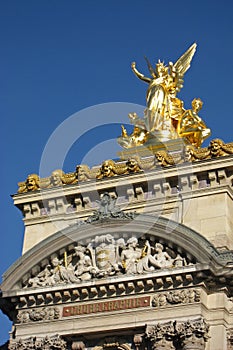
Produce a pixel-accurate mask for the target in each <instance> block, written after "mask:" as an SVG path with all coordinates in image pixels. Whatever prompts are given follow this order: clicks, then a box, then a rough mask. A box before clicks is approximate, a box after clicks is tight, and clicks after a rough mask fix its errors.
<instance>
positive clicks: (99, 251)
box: [26, 234, 191, 288]
mask: <svg viewBox="0 0 233 350" xmlns="http://www.w3.org/2000/svg"><path fill="white" fill-rule="evenodd" d="M190 263H191V262H189V261H187V259H186V258H185V257H182V256H180V255H179V254H178V253H176V252H175V251H173V250H171V249H169V248H168V247H165V246H164V245H162V244H161V243H158V242H157V243H152V242H150V241H149V240H145V239H138V238H136V237H134V236H133V237H130V238H129V239H128V240H127V241H125V239H124V238H118V239H115V238H114V237H113V236H112V235H111V234H106V235H101V236H96V237H94V238H93V239H92V240H91V241H90V243H89V244H88V245H86V246H84V245H77V246H76V247H75V248H74V251H73V252H72V253H70V254H66V253H65V254H64V256H63V257H58V256H57V257H53V258H52V259H51V261H50V264H48V265H47V266H46V267H44V268H43V269H42V270H41V271H40V272H39V273H38V274H37V275H36V276H33V277H31V278H29V280H28V281H27V283H26V287H33V288H35V287H46V286H53V285H57V284H65V283H79V282H82V281H88V280H91V279H93V278H95V279H97V278H98V279H99V278H104V277H107V276H113V275H138V274H145V273H148V272H150V273H151V272H153V271H156V270H158V269H171V268H175V267H181V266H185V265H187V264H190Z"/></svg>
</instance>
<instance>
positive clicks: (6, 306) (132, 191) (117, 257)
mask: <svg viewBox="0 0 233 350" xmlns="http://www.w3.org/2000/svg"><path fill="white" fill-rule="evenodd" d="M200 157H201V156H200ZM144 162H148V164H149V163H153V160H152V159H150V158H146V159H145V160H144ZM167 162H168V161H167ZM121 163H122V161H120V162H119V167H120V164H121ZM163 164H164V163H163ZM100 169H102V168H101V167H100ZM101 171H102V170H101ZM95 173H96V174H98V169H96V172H95ZM100 173H101V172H99V174H100ZM101 174H102V173H101ZM232 181H233V157H232V155H230V154H227V153H225V154H223V155H222V154H220V155H219V156H216V157H210V156H207V157H206V158H205V159H197V160H195V161H193V162H190V161H188V162H178V163H175V162H173V163H171V164H166V166H164V165H161V164H159V165H158V164H157V165H156V167H155V168H153V167H151V168H150V167H149V166H148V167H147V169H146V167H145V166H144V168H143V162H142V163H141V164H140V166H138V167H137V171H135V172H133V171H132V172H130V171H128V172H125V173H122V174H116V175H114V176H112V177H104V176H102V177H101V178H99V179H97V180H96V179H93V178H91V177H90V176H89V178H87V180H86V181H83V182H74V183H69V184H68V183H66V184H64V183H62V184H60V185H59V186H55V187H49V186H48V187H47V188H45V189H43V190H42V189H39V188H36V190H35V191H21V193H18V194H16V195H14V197H13V198H14V203H15V205H16V206H17V207H18V208H19V209H20V210H21V211H22V213H23V216H24V223H25V237H24V248H23V255H22V257H21V258H20V259H19V260H18V261H16V262H15V264H14V265H13V266H12V267H11V268H10V269H9V270H8V271H7V272H6V273H5V275H4V279H3V283H2V286H1V289H2V297H1V299H0V305H1V309H2V310H3V312H5V313H6V314H7V315H8V316H9V317H10V318H11V319H12V320H13V328H12V332H11V335H10V341H9V346H8V348H9V349H12V350H16V349H41V350H42V349H58V350H59V349H61V350H63V349H79V350H84V349H94V350H102V349H104V350H107V349H112V350H115V349H121V350H122V349H124V350H131V349H136V350H144V349H149V350H150V349H151V350H158V349H163V350H170V349H171V350H173V349H174V350H181V349H182V350H183V349H185V350H188V349H189V350H191V349H192V350H194V349H195V350H204V349H205V350H227V349H232V348H233V347H232V344H233V342H232V329H233V302H232V297H233V282H232V281H233V278H232V277H233V269H232V267H233V252H232V247H233V237H232V230H233V221H232V215H231V213H232V210H233V201H232V197H233V192H232ZM21 187H22V186H21Z"/></svg>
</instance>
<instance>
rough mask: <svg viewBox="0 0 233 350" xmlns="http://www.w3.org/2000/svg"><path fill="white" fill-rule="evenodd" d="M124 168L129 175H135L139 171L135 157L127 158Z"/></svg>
mask: <svg viewBox="0 0 233 350" xmlns="http://www.w3.org/2000/svg"><path fill="white" fill-rule="evenodd" d="M126 166H127V170H128V172H129V173H136V172H138V171H140V170H141V167H140V165H139V159H138V158H137V157H134V158H129V159H128V160H127V162H126Z"/></svg>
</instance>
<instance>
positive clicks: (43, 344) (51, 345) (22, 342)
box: [9, 335, 67, 350]
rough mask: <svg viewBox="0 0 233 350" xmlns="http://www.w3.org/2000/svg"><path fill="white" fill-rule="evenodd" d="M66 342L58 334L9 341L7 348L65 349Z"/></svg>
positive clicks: (29, 349)
mask: <svg viewBox="0 0 233 350" xmlns="http://www.w3.org/2000/svg"><path fill="white" fill-rule="evenodd" d="M66 349H67V346H66V342H65V340H63V339H62V338H61V337H60V336H59V335H55V336H54V337H48V336H46V337H45V338H37V337H31V338H28V339H19V340H18V341H16V342H13V341H11V342H10V344H9V350H66Z"/></svg>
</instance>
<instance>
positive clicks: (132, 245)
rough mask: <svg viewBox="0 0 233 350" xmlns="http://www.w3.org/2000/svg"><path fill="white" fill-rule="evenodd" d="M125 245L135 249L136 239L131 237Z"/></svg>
mask: <svg viewBox="0 0 233 350" xmlns="http://www.w3.org/2000/svg"><path fill="white" fill-rule="evenodd" d="M127 244H128V246H129V247H134V248H135V247H136V246H137V244H138V239H137V238H136V237H131V238H129V239H128V241H127Z"/></svg>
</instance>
